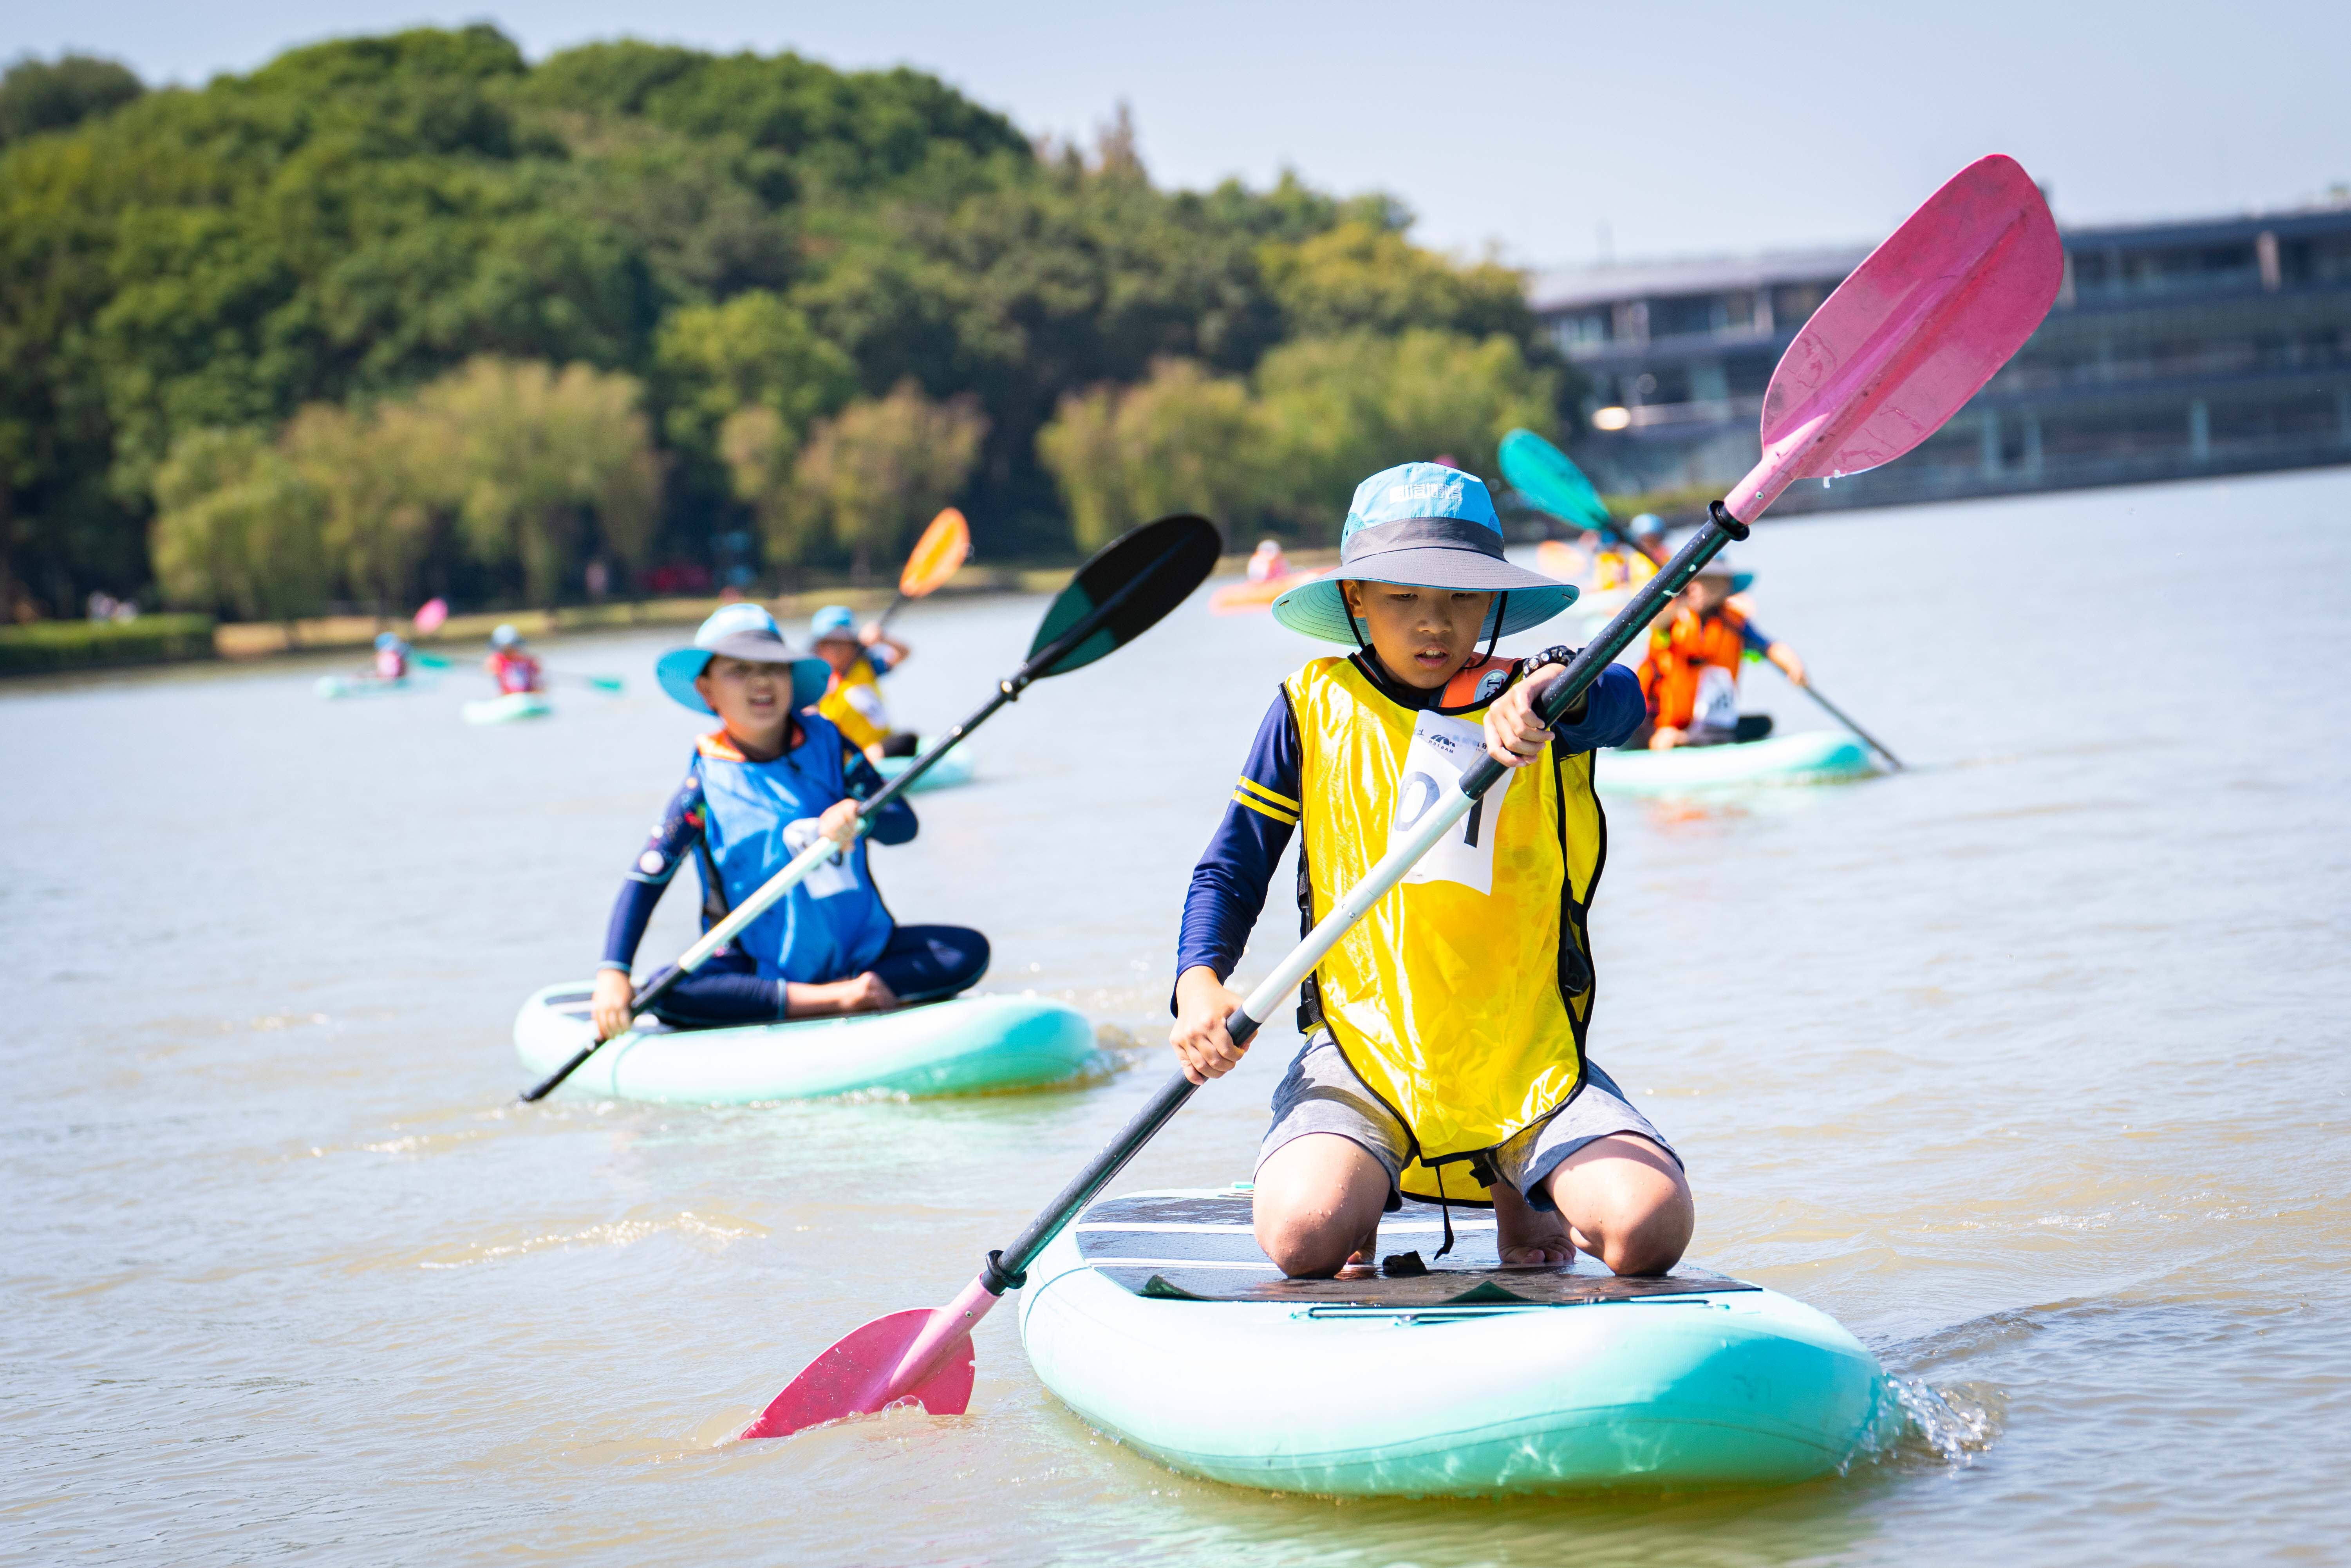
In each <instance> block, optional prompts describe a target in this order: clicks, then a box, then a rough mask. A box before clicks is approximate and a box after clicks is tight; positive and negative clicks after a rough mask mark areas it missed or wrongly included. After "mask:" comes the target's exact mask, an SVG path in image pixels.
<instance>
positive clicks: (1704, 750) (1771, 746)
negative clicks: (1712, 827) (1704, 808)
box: [1592, 730, 1878, 795]
mask: <svg viewBox="0 0 2351 1568" xmlns="http://www.w3.org/2000/svg"><path fill="white" fill-rule="evenodd" d="M1877 770H1878V768H1877V761H1876V758H1874V757H1872V756H1871V755H1870V751H1869V747H1866V746H1864V745H1863V744H1862V743H1861V742H1860V741H1858V740H1855V738H1854V737H1852V736H1850V735H1845V734H1844V733H1842V732H1840V731H1836V730H1813V731H1808V732H1806V733H1804V734H1802V735H1776V736H1770V737H1765V738H1764V739H1761V740H1744V741H1730V742H1726V743H1725V744H1723V745H1720V746H1677V747H1672V748H1671V749H1670V750H1667V751H1649V750H1646V749H1642V750H1613V751H1604V752H1602V753H1601V754H1600V755H1599V756H1598V757H1597V758H1593V768H1592V783H1593V788H1594V789H1598V790H1599V791H1600V792H1601V793H1602V794H1604V795H1607V794H1615V795H1678V794H1683V793H1687V792H1689V791H1692V790H1705V789H1738V788H1741V787H1744V786H1748V785H1766V784H1834V783H1837V782H1840V781H1843V780H1844V779H1866V778H1868V777H1870V776H1871V775H1872V774H1874V773H1876V771H1877Z"/></svg>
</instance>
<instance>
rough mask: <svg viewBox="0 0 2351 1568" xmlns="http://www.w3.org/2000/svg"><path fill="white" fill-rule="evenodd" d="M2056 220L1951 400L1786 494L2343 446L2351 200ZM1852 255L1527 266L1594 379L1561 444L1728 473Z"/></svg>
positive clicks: (1754, 449) (2033, 476) (1887, 495)
mask: <svg viewBox="0 0 2351 1568" xmlns="http://www.w3.org/2000/svg"><path fill="white" fill-rule="evenodd" d="M2062 237H2063V238H2064V245H2065V277H2064V285H2063V287H2062V288H2061V290H2060V292H2059V294H2058V298H2057V304H2056V307H2055V308H2053V310H2052V311H2051V312H2050V314H2049V319H2048V320H2047V321H2045V322H2044V323H2043V325H2042V327H2041V329H2040V330H2039V331H2037V332H2035V333H2034V334H2033V336H2032V339H2031V340H2029V341H2027V342H2026V344H2025V345H2024V347H2023V348H2022V350H2019V351H2018V353H2017V355H2016V357H2015V358H2014V359H2013V360H2011V361H2010V362H2009V364H2008V365H2007V367H2006V368H2004V369H2003V370H2002V371H2001V372H2000V374H1998V375H1997V376H1995V377H1993V378H1992V380H1991V383H1990V384H1988V385H1987V386H1986V387H1985V388H1984V389H1983V391H1981V392H1979V393H1977V394H1976V396H1975V398H1974V399H1973V400H1972V401H1971V402H1970V403H1969V404H1968V406H1967V407H1966V408H1965V409H1963V410H1962V411H1961V412H1960V413H1959V414H1958V415H1956V416H1955V417H1954V418H1953V419H1952V420H1951V422H1950V423H1949V424H1948V425H1946V426H1945V427H1944V428H1943V429H1942V430H1941V431H1940V432H1939V433H1938V434H1936V435H1934V436H1933V437H1931V438H1929V439H1928V441H1927V442H1926V443H1925V444H1923V445H1921V446H1920V447H1918V448H1917V450H1916V451H1915V452H1913V453H1911V454H1910V455H1907V456H1906V457H1904V458H1902V459H1901V460H1900V461H1899V462H1897V463H1895V464H1891V465H1887V466H1886V467H1885V468H1882V469H1877V470H1875V471H1873V472H1871V473H1868V474H1863V475H1857V476H1852V477H1850V478H1844V479H1840V480H1838V481H1836V483H1835V484H1834V486H1817V485H1810V484H1807V485H1802V486H1797V487H1796V488H1795V489H1793V490H1791V491H1790V492H1789V493H1788V495H1787V497H1785V499H1784V500H1783V501H1782V503H1780V507H1781V509H1796V508H1803V507H1832V506H1873V505H1887V504H1893V503H1897V502H1909V501H1921V500H1932V499H1938V498H1942V497H1962V496H1981V495H1992V494H2000V493H2002V492H2012V491H2028V490H2044V489H2063V488H2068V487H2073V486H2087V485H2109V484H2126V483H2134V482H2139V481H2145V480H2153V479H2168V478H2181V477H2188V476H2195V475H2201V474H2224V473H2245V472H2251V471H2254V470H2259V469H2266V468H2289V467H2303V466H2310V465H2320V464H2332V463H2351V207H2339V208H2327V209H2324V210H2320V211H2313V212H2302V213H2294V214H2279V215H2275V216H2268V217H2250V218H2229V219H2217V220H2211V221H2207V222H2192V223H2177V224H2156V225H2134V226H2130V227H2119V228H2099V229H2072V230H2066V231H2064V232H2063V236H2062ZM1865 254H1867V253H1866V252H1865V251H1862V250H1843V251H1817V252H1808V253H1803V254H1800V255H1790V256H1763V257H1758V258H1754V259H1751V260H1744V261H1725V262H1692V263H1679V264H1667V265H1661V266H1655V267H1614V268H1604V269H1599V270H1594V271H1590V272H1582V273H1560V274H1552V275H1548V276H1546V277H1538V278H1537V279H1535V280H1534V283H1533V285H1532V300H1533V304H1534V308H1535V311H1536V315H1537V317H1538V318H1539V319H1541V321H1542V323H1543V325H1544V327H1545V329H1547V330H1548V331H1549V332H1550V333H1551V334H1552V338H1553V340H1555V341H1556V342H1557V343H1558V344H1559V346H1560V349H1561V350H1562V352H1563V353H1565V354H1566V356H1567V357H1568V358H1569V360H1570V361H1573V363H1574V364H1575V365H1576V366H1577V367H1578V368H1579V369H1580V370H1581V371H1583V373H1584V375H1585V376H1586V377H1588V378H1589V380H1590V384H1591V391H1590V395H1589V396H1588V397H1587V399H1586V402H1585V405H1584V408H1583V429H1582V430H1581V431H1579V432H1578V433H1577V434H1576V438H1575V439H1574V440H1573V441H1572V442H1571V450H1573V452H1574V454H1575V455H1576V457H1577V460H1578V461H1579V462H1582V463H1583V464H1584V465H1586V466H1587V467H1588V468H1589V469H1590V470H1591V472H1592V476H1593V480H1594V481H1595V482H1596V483H1597V484H1598V485H1599V486H1601V488H1603V489H1604V490H1608V491H1611V492H1614V493H1618V494H1625V493H1631V492H1656V491H1668V490H1677V489H1686V488H1697V487H1702V486H1711V487H1713V488H1716V489H1720V488H1722V487H1724V486H1728V485H1729V484H1730V483H1731V482H1733V481H1734V480H1736V479H1738V478H1739V477H1740V476H1741V475H1743V474H1744V473H1746V472H1747V470H1748V469H1749V468H1750V466H1751V465H1753V464H1754V462H1755V460H1756V457H1757V454H1758V442H1757V435H1756V426H1757V423H1758V421H1759V419H1760V416H1761V410H1762V403H1763V392H1764V389H1765V387H1766V386H1767V385H1768V384H1769V383H1770V381H1771V371H1772V369H1773V367H1774V366H1775V365H1777V363H1778V362H1779V358H1780V354H1781V352H1782V350H1785V349H1786V348H1787V346H1788V344H1789V343H1790V342H1791V341H1792V340H1793V339H1794V337H1795V334H1796V332H1797V329H1799V328H1801V327H1802V325H1803V323H1804V320H1805V319H1806V318H1808V317H1809V316H1810V315H1811V314H1812V313H1813V310H1815V309H1817V308H1819V306H1820V304H1821V302H1822V301H1823V300H1824V299H1826V298H1828V296H1829V293H1830V291H1831V290H1832V289H1834V287H1836V286H1837V284H1838V283H1840V282H1842V281H1843V280H1844V277H1845V275H1846V274H1847V273H1848V272H1850V271H1851V270H1852V269H1853V268H1854V267H1855V266H1856V265H1858V264H1859V262H1860V261H1861V259H1862V257H1863V256H1865Z"/></svg>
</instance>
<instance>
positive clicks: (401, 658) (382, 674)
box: [371, 632, 409, 681]
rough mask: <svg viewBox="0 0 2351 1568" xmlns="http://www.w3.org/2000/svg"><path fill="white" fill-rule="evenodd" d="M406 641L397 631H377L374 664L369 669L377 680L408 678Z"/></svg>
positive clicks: (407, 648)
mask: <svg viewBox="0 0 2351 1568" xmlns="http://www.w3.org/2000/svg"><path fill="white" fill-rule="evenodd" d="M408 654H409V647H408V643H407V641H406V640H405V639H404V638H402V636H401V634H400V633H399V632H377V633H376V639H375V664H374V666H373V668H372V670H371V674H373V675H374V676H375V678H376V679H377V680H379V681H404V680H406V679H407V678H408Z"/></svg>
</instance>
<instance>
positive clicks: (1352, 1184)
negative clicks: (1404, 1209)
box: [1251, 1133, 1388, 1280]
mask: <svg viewBox="0 0 2351 1568" xmlns="http://www.w3.org/2000/svg"><path fill="white" fill-rule="evenodd" d="M1387 1196H1388V1176H1387V1171H1386V1169H1385V1168H1384V1166H1381V1165H1380V1163H1379V1162H1378V1161H1377V1160H1374V1158H1373V1157H1372V1156H1371V1155H1370V1154H1369V1153H1368V1152H1366V1151H1365V1150H1364V1148H1363V1146H1362V1145H1358V1144H1356V1143H1355V1142H1354V1141H1353V1139H1350V1138H1345V1137H1342V1136H1339V1135H1337V1134H1330V1133H1309V1134H1306V1135H1305V1136H1303V1137H1300V1138H1293V1139H1291V1140H1290V1142H1289V1143H1287V1144H1284V1145H1282V1146H1281V1147H1280V1148H1279V1149H1276V1150H1275V1151H1274V1152H1273V1153H1272V1154H1270V1155H1267V1156H1266V1159H1265V1162H1264V1163H1263V1164H1262V1165H1260V1166H1259V1167H1258V1172H1257V1183H1256V1194H1255V1201H1254V1202H1253V1204H1252V1205H1251V1208H1252V1212H1253V1215H1254V1218H1255V1221H1256V1223H1255V1229H1256V1232H1257V1244H1258V1246H1259V1247H1260V1248H1262V1249H1264V1251H1265V1255H1266V1256H1267V1257H1268V1258H1269V1259H1270V1260H1272V1261H1273V1265H1274V1267H1275V1268H1277V1269H1280V1270H1281V1271H1282V1272H1283V1273H1284V1274H1286V1275H1288V1276H1289V1277H1290V1278H1291V1279H1293V1280H1301V1279H1316V1278H1322V1279H1327V1278H1329V1277H1330V1276H1331V1275H1332V1274H1335V1273H1337V1272H1338V1271H1339V1270H1341V1269H1343V1268H1344V1267H1346V1263H1347V1259H1348V1257H1349V1256H1350V1255H1351V1254H1352V1253H1353V1251H1354V1249H1355V1248H1356V1246H1357V1244H1358V1243H1360V1242H1361V1241H1362V1240H1363V1239H1364V1237H1365V1236H1366V1235H1368V1234H1370V1233H1371V1231H1372V1230H1373V1229H1374V1228H1376V1227H1377V1226H1378V1224H1379V1222H1380V1211H1381V1209H1382V1208H1383V1207H1384V1206H1385V1204H1386V1202H1387Z"/></svg>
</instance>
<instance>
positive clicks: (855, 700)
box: [841, 681, 890, 730]
mask: <svg viewBox="0 0 2351 1568" xmlns="http://www.w3.org/2000/svg"><path fill="white" fill-rule="evenodd" d="M841 699H842V700H843V701H844V702H846V703H848V704H849V706H851V707H853V708H855V709H856V710H857V712H858V716H860V717H862V718H863V719H864V720H865V722H866V723H868V724H870V725H872V727H874V728H876V729H883V730H886V729H888V728H889V727H890V710H889V709H888V708H886V707H884V706H882V688H881V687H879V686H869V685H865V684H864V683H863V682H862V681H861V682H859V683H858V684H857V685H853V686H844V687H842V688H841Z"/></svg>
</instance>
